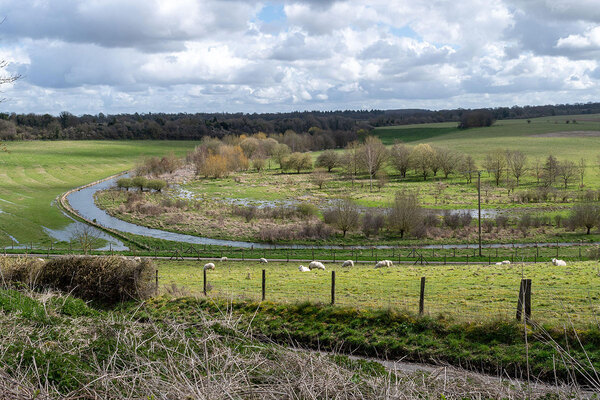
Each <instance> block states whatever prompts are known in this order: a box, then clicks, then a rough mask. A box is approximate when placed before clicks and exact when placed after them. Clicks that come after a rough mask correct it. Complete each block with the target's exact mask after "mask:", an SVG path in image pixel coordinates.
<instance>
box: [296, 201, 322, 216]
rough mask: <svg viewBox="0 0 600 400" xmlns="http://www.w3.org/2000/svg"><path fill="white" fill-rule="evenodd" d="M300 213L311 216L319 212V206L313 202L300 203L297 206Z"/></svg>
mask: <svg viewBox="0 0 600 400" xmlns="http://www.w3.org/2000/svg"><path fill="white" fill-rule="evenodd" d="M296 211H298V214H300V215H301V216H304V217H309V216H313V215H317V214H319V208H318V207H317V206H315V205H314V204H312V203H300V204H298V205H297V206H296Z"/></svg>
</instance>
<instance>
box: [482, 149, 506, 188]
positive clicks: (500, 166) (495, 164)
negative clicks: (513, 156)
mask: <svg viewBox="0 0 600 400" xmlns="http://www.w3.org/2000/svg"><path fill="white" fill-rule="evenodd" d="M484 166H485V169H486V170H488V172H489V173H491V174H492V175H493V176H494V181H495V182H496V186H500V179H502V174H503V173H504V170H505V169H506V156H505V155H504V152H503V151H501V150H496V151H493V152H491V153H488V154H487V155H486V156H485V161H484Z"/></svg>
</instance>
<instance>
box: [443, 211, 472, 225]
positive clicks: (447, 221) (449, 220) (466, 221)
mask: <svg viewBox="0 0 600 400" xmlns="http://www.w3.org/2000/svg"><path fill="white" fill-rule="evenodd" d="M472 219H473V217H471V214H469V213H468V212H462V213H460V212H451V211H450V210H445V211H444V225H446V226H447V227H448V228H450V229H452V230H456V229H458V228H462V227H465V226H468V225H471V220H472Z"/></svg>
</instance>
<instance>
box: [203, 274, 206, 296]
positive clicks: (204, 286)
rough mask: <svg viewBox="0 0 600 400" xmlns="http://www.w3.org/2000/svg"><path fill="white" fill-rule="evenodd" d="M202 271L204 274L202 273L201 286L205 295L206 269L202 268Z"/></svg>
mask: <svg viewBox="0 0 600 400" xmlns="http://www.w3.org/2000/svg"><path fill="white" fill-rule="evenodd" d="M203 272H204V274H203V276H204V280H203V282H202V287H203V292H204V295H205V296H206V270H203Z"/></svg>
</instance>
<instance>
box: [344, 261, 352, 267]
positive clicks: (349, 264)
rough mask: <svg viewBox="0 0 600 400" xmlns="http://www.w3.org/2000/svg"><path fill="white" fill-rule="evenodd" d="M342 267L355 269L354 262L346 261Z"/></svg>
mask: <svg viewBox="0 0 600 400" xmlns="http://www.w3.org/2000/svg"><path fill="white" fill-rule="evenodd" d="M342 267H354V261H352V260H346V261H344V263H343V264H342Z"/></svg>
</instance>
